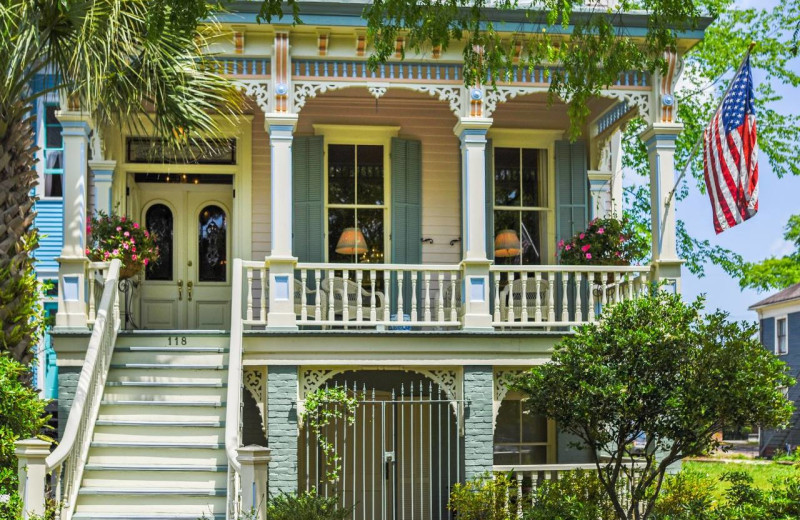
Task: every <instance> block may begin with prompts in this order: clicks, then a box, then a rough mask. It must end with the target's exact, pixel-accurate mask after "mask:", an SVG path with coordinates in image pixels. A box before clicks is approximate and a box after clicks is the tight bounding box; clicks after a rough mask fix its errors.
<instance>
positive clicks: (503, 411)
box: [494, 399, 521, 444]
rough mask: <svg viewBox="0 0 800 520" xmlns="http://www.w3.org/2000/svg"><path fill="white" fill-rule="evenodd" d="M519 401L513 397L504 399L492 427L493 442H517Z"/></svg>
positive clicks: (518, 435) (518, 434)
mask: <svg viewBox="0 0 800 520" xmlns="http://www.w3.org/2000/svg"><path fill="white" fill-rule="evenodd" d="M520 403H521V401H517V400H514V399H508V400H504V401H503V402H502V403H501V404H500V411H499V412H498V414H497V426H496V427H495V429H494V443H495V444H500V443H503V442H519V437H520V433H519V429H520V424H519V421H520Z"/></svg>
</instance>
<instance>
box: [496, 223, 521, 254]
mask: <svg viewBox="0 0 800 520" xmlns="http://www.w3.org/2000/svg"><path fill="white" fill-rule="evenodd" d="M519 252H520V244H519V236H518V235H517V232H516V231H514V230H513V229H503V230H501V231H499V232H498V233H497V236H496V237H495V239H494V256H496V257H500V258H506V257H509V256H519Z"/></svg>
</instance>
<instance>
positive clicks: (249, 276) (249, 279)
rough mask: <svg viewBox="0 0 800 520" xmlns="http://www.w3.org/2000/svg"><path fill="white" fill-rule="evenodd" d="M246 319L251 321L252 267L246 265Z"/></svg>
mask: <svg viewBox="0 0 800 520" xmlns="http://www.w3.org/2000/svg"><path fill="white" fill-rule="evenodd" d="M246 269H247V321H253V268H252V267H247V268H246Z"/></svg>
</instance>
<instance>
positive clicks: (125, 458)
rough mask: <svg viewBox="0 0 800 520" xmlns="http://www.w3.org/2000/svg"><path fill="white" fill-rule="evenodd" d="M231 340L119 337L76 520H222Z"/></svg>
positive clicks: (192, 336)
mask: <svg viewBox="0 0 800 520" xmlns="http://www.w3.org/2000/svg"><path fill="white" fill-rule="evenodd" d="M176 337H177V340H178V341H176ZM184 338H185V340H184ZM170 340H171V342H172V346H170V344H169V343H170ZM184 341H185V344H184ZM228 341H229V338H228V336H227V335H225V334H215V335H202V334H196V333H195V334H187V335H184V334H183V333H176V332H172V333H171V334H170V335H167V334H166V333H164V334H155V333H153V334H149V333H148V334H139V333H136V334H131V335H123V334H120V335H119V336H118V338H117V345H116V348H115V349H114V355H113V357H112V359H111V368H110V370H109V374H108V380H107V382H106V387H105V391H104V393H103V400H102V401H101V405H100V411H99V415H98V419H97V422H96V424H95V429H94V436H93V437H92V442H91V445H90V448H89V455H88V458H87V461H86V466H85V469H84V473H83V480H82V482H81V486H80V490H79V492H78V499H77V502H76V508H75V514H74V516H73V518H74V519H76V520H78V519H80V520H88V519H92V520H112V519H113V520H164V519H171V520H184V519H185V520H197V519H198V518H200V517H202V516H203V515H204V516H205V518H207V519H214V520H217V519H224V518H225V508H226V495H227V475H228V473H227V472H228V463H227V459H226V456H225V396H226V386H227V385H226V383H227V374H228V372H227V364H228V354H227V352H228ZM175 343H178V346H175Z"/></svg>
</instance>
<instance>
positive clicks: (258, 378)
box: [243, 367, 267, 435]
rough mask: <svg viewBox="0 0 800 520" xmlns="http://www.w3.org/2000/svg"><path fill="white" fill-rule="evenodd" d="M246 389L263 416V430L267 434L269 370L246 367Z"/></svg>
mask: <svg viewBox="0 0 800 520" xmlns="http://www.w3.org/2000/svg"><path fill="white" fill-rule="evenodd" d="M243 372H244V374H243V375H244V387H245V388H247V391H248V392H250V395H252V396H253V399H255V401H256V406H257V407H258V413H259V414H261V430H262V431H263V432H264V435H266V434H267V399H266V398H267V369H266V367H245V369H244V371H243Z"/></svg>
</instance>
